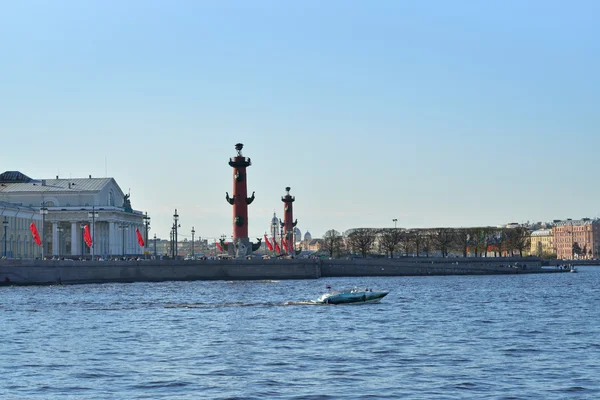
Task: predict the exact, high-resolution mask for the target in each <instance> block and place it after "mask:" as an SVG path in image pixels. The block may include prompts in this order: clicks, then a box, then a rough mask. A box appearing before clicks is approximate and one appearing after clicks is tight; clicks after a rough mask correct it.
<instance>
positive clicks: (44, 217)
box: [40, 203, 48, 260]
mask: <svg viewBox="0 0 600 400" xmlns="http://www.w3.org/2000/svg"><path fill="white" fill-rule="evenodd" d="M40 214H42V260H43V259H44V247H46V240H45V239H44V233H45V232H44V222H45V221H46V215H47V214H48V207H45V205H44V203H42V206H41V207H40Z"/></svg>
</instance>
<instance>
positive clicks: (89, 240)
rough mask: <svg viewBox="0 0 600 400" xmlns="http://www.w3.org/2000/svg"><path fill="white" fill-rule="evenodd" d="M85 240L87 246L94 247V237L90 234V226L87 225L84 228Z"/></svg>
mask: <svg viewBox="0 0 600 400" xmlns="http://www.w3.org/2000/svg"><path fill="white" fill-rule="evenodd" d="M83 240H84V241H85V244H87V246H88V247H90V248H91V247H92V235H91V234H90V226H89V225H86V226H85V227H84V228H83Z"/></svg>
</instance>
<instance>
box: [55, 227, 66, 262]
mask: <svg viewBox="0 0 600 400" xmlns="http://www.w3.org/2000/svg"><path fill="white" fill-rule="evenodd" d="M56 230H57V231H58V243H57V244H58V251H57V253H58V254H57V256H58V258H59V259H60V253H61V248H60V236H61V235H62V232H63V231H64V230H65V228H61V227H60V226H59V227H58V228H56Z"/></svg>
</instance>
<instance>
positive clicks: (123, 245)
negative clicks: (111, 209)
mask: <svg viewBox="0 0 600 400" xmlns="http://www.w3.org/2000/svg"><path fill="white" fill-rule="evenodd" d="M119 229H120V230H121V255H122V257H123V258H125V231H126V230H128V229H129V227H128V226H127V225H125V224H121V225H119Z"/></svg>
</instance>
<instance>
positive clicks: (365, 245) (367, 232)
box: [347, 228, 377, 258]
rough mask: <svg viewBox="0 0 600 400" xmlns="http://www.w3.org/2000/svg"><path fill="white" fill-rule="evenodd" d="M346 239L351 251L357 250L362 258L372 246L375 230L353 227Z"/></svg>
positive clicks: (375, 234)
mask: <svg viewBox="0 0 600 400" xmlns="http://www.w3.org/2000/svg"><path fill="white" fill-rule="evenodd" d="M347 239H348V244H349V245H350V247H351V248H352V251H354V250H357V251H359V252H360V254H361V255H362V256H363V258H366V257H367V254H368V253H369V251H371V249H372V248H373V244H374V243H375V239H377V231H376V230H375V229H369V228H358V229H353V230H352V232H350V233H349V234H348V236H347Z"/></svg>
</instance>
